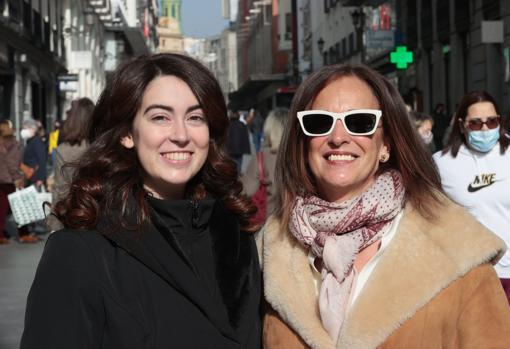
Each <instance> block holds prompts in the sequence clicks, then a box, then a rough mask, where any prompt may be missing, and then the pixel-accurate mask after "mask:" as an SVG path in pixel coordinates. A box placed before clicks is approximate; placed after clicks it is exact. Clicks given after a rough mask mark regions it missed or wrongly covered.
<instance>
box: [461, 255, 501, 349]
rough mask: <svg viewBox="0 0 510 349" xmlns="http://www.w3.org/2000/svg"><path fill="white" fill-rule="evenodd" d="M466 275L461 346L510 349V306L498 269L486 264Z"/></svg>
mask: <svg viewBox="0 0 510 349" xmlns="http://www.w3.org/2000/svg"><path fill="white" fill-rule="evenodd" d="M464 278H466V281H465V283H464V287H463V289H464V291H465V292H464V295H465V303H464V307H463V309H462V312H461V314H460V318H459V322H458V326H459V327H458V328H459V336H458V338H459V346H458V347H459V348H473V349H475V348H508V347H509V344H510V307H509V305H508V300H507V299H506V296H505V293H504V291H503V287H502V286H501V282H500V280H499V279H498V277H497V275H496V272H495V271H494V268H492V266H490V265H488V264H486V265H482V266H480V267H477V268H475V269H473V270H472V271H470V272H469V273H468V274H466V276H465V277H464Z"/></svg>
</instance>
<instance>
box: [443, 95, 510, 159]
mask: <svg viewBox="0 0 510 349" xmlns="http://www.w3.org/2000/svg"><path fill="white" fill-rule="evenodd" d="M480 102H490V103H492V105H493V106H494V109H496V113H497V114H498V115H500V117H499V121H500V127H499V144H500V146H501V149H500V150H501V154H504V153H505V151H506V149H507V148H508V144H509V142H510V140H509V139H508V138H507V137H506V136H505V128H504V126H503V116H502V115H501V114H500V113H499V108H498V105H497V104H496V101H495V100H494V98H492V96H491V95H490V94H489V93H488V92H486V91H471V92H469V93H467V94H465V95H464V96H462V98H461V100H460V103H459V107H458V108H457V111H456V112H455V115H454V116H453V118H454V120H452V122H453V124H452V132H451V133H450V138H449V139H448V144H447V145H446V147H445V148H444V149H443V151H442V154H443V155H444V154H446V153H448V152H450V153H451V154H452V156H453V157H457V154H458V153H459V148H460V146H461V145H462V144H464V145H466V146H467V140H466V135H465V133H464V130H463V129H462V125H463V124H464V121H465V120H466V117H467V114H468V109H469V107H470V106H472V105H473V104H475V103H480ZM459 119H460V120H459Z"/></svg>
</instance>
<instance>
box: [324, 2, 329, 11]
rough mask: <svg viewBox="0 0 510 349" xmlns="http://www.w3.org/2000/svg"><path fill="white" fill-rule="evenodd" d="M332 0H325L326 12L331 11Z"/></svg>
mask: <svg viewBox="0 0 510 349" xmlns="http://www.w3.org/2000/svg"><path fill="white" fill-rule="evenodd" d="M329 6H330V0H324V12H326V13H328V12H329Z"/></svg>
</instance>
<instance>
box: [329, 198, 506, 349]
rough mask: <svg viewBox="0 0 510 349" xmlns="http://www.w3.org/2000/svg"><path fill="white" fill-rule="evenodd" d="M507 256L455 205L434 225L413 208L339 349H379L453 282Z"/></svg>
mask: <svg viewBox="0 0 510 349" xmlns="http://www.w3.org/2000/svg"><path fill="white" fill-rule="evenodd" d="M485 231H486V232H487V234H485V233H484V232H485ZM502 251H504V244H503V242H502V241H501V240H500V239H499V238H498V237H496V236H495V235H493V234H492V233H490V232H488V231H487V230H486V229H485V228H484V227H483V226H481V225H480V224H479V223H478V222H476V221H475V219H474V218H473V217H472V216H471V215H469V214H468V213H467V212H466V211H465V210H463V209H461V208H460V207H458V206H456V205H453V204H451V203H449V202H448V203H447V204H446V205H445V206H444V207H443V208H442V214H441V215H440V217H439V219H438V221H436V222H433V223H432V222H430V221H428V220H426V219H424V218H423V217H422V216H420V215H419V214H417V212H416V211H413V210H412V208H411V207H409V205H408V207H407V208H406V213H405V215H404V217H403V218H402V221H401V222H400V226H399V228H398V231H397V234H396V235H395V237H394V238H393V241H392V242H391V243H390V245H389V246H388V248H387V250H386V251H385V252H384V254H383V256H382V257H381V260H380V261H379V263H378V265H377V267H376V269H375V270H374V272H373V274H372V275H371V276H370V279H369V280H368V281H367V283H366V284H365V287H364V288H363V291H362V292H361V293H360V295H359V297H358V299H357V301H356V302H355V304H353V306H352V308H351V310H350V312H349V313H348V315H347V318H346V321H345V324H344V327H343V329H342V331H341V333H340V337H339V341H338V345H337V347H338V348H352V349H356V348H360V349H361V348H363V349H366V348H376V347H377V346H379V345H380V344H382V343H383V342H384V341H385V340H386V339H387V338H388V337H389V336H390V335H391V333H392V332H394V331H395V330H396V329H397V328H398V327H399V326H400V325H401V324H402V323H404V322H405V321H406V320H407V319H409V318H410V317H412V316H413V315H414V314H415V313H416V312H417V311H418V310H419V309H420V308H422V307H423V306H424V305H425V304H426V303H428V302H429V301H430V300H431V299H432V298H433V297H434V296H436V295H437V294H438V293H439V292H440V291H441V290H442V289H444V288H445V287H447V286H448V285H449V284H450V283H451V282H453V281H454V280H456V279H457V278H458V277H460V276H462V275H464V274H466V273H467V272H468V271H469V270H471V269H472V268H473V267H474V266H477V265H479V264H482V263H484V262H488V261H491V260H492V261H495V260H496V259H499V258H500V257H501V253H502ZM403 291H404V292H403ZM397 294H398V296H396V295H397Z"/></svg>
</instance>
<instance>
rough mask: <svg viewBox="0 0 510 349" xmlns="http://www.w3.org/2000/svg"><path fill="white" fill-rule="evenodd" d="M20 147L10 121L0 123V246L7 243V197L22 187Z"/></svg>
mask: <svg viewBox="0 0 510 349" xmlns="http://www.w3.org/2000/svg"><path fill="white" fill-rule="evenodd" d="M21 155H22V153H21V146H20V144H19V142H18V141H17V140H16V137H15V136H14V129H13V128H12V123H11V121H10V120H1V121H0V163H2V166H0V245H3V244H7V243H9V240H8V239H7V237H6V235H5V232H4V229H5V223H6V220H7V214H8V213H9V201H8V200H7V195H9V194H10V193H12V192H14V191H15V190H16V187H22V186H23V174H22V173H21V171H20V169H19V165H20V163H21Z"/></svg>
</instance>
